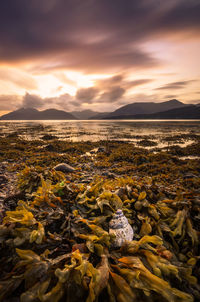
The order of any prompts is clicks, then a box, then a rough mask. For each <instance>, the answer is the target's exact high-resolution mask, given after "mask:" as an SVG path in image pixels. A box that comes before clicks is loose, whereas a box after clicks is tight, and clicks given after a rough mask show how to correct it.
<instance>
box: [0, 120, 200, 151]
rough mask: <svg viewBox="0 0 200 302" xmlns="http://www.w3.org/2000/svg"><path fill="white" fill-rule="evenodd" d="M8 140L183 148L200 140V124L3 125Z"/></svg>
mask: <svg viewBox="0 0 200 302" xmlns="http://www.w3.org/2000/svg"><path fill="white" fill-rule="evenodd" d="M7 136H9V137H12V136H18V137H19V138H22V139H25V140H42V139H44V138H45V137H46V139H48V138H49V139H51V137H52V138H55V139H59V140H67V141H71V142H84V141H91V142H96V141H105V140H106V141H127V142H130V143H133V144H136V145H138V146H141V145H143V146H144V147H145V148H153V147H155V146H157V147H159V148H162V147H163V148H165V147H167V146H169V145H172V144H176V145H179V146H182V147H184V146H188V145H189V144H192V143H194V142H195V141H196V139H199V138H200V120H78V121H77V120H45V121H44V120H42V121H38V120H37V121H30V120H29V121H16V120H14V121H0V139H1V137H7ZM145 142H146V143H145Z"/></svg>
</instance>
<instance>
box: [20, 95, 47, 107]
mask: <svg viewBox="0 0 200 302" xmlns="http://www.w3.org/2000/svg"><path fill="white" fill-rule="evenodd" d="M21 106H22V107H24V108H42V107H44V100H43V99H42V98H41V97H39V96H37V95H33V94H29V93H26V94H25V96H24V97H23V100H22V104H21Z"/></svg>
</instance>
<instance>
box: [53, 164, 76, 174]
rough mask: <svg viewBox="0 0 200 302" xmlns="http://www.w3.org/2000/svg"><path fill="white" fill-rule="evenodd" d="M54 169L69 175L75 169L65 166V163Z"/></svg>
mask: <svg viewBox="0 0 200 302" xmlns="http://www.w3.org/2000/svg"><path fill="white" fill-rule="evenodd" d="M54 169H55V170H56V171H61V172H64V173H70V172H74V171H75V169H74V168H73V167H71V166H70V165H68V164H65V163H61V164H58V165H56V166H55V167H54Z"/></svg>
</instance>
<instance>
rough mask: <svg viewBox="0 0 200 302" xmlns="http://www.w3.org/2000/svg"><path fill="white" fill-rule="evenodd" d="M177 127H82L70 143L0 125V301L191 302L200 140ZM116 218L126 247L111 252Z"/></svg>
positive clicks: (198, 250)
mask: <svg viewBox="0 0 200 302" xmlns="http://www.w3.org/2000/svg"><path fill="white" fill-rule="evenodd" d="M129 123H130V122H129ZM61 124H62V123H61ZM67 125H68V126H67ZM106 125H107V124H106ZM109 125H110V126H109V127H111V124H109ZM188 125H189V124H187V125H185V124H184V123H180V124H178V127H177V124H176V128H175V127H174V128H173V125H172V127H171V128H170V125H169V124H167V123H166V124H165V125H164V128H162V129H161V128H159V126H158V124H156V123H155V124H154V125H153V124H152V127H154V130H155V131H154V132H153V131H152V127H151V129H150V128H149V124H148V123H147V128H148V131H149V132H147V131H145V132H144V131H143V130H142V127H141V128H140V127H139V128H138V130H137V128H136V126H134V127H133V126H131V125H130V124H128V127H132V128H130V129H132V130H130V131H126V130H127V129H128V128H123V127H124V126H123V124H122V123H121V124H113V125H112V129H111V128H109V129H111V130H109V131H110V132H109V131H108V130H106V128H104V127H102V132H101V133H100V132H99V134H98V131H97V128H96V129H94V127H93V129H92V127H90V128H84V127H83V125H82V126H81V127H80V128H79V130H76V131H77V132H76V133H77V136H75V135H74V136H73V137H78V138H79V139H74V140H73V139H72V135H71V134H70V133H72V128H71V127H72V125H71V124H69V123H68V124H66V123H64V124H63V125H62V131H57V132H56V131H54V130H55V127H54V125H49V124H48V123H43V124H41V123H38V124H32V123H30V124H29V127H28V128H27V125H25V124H23V123H20V124H19V125H18V127H16V126H14V124H12V125H11V124H9V123H5V122H4V123H2V128H1V132H0V271H1V275H0V301H2V302H18V301H20V302H40V301H42V302H62V301H69V302H71V301H74V302H76V301H87V302H92V301H97V300H98V301H113V302H115V301H118V302H123V301H127V302H132V301H138V302H152V301H153V302H154V301H155V302H157V301H169V302H171V301H174V302H176V301H177V302H180V301H182V302H183V301H184V302H186V301H187V302H188V301H199V300H200V283H199V275H200V257H199V255H200V245H199V235H200V157H199V155H200V135H199V131H198V129H199V124H198V123H195V122H191V124H190V127H189V126H188ZM104 126H105V124H104ZM119 127H121V128H122V129H121V128H120V129H121V130H120V131H119ZM186 127H187V129H186ZM11 128H12V130H11ZM66 128H68V132H65V131H63V129H65V130H66ZM88 129H89V130H88ZM114 129H117V130H116V131H115V130H114ZM133 129H134V130H133ZM136 130H137V131H136ZM70 131H71V132H70ZM117 131H118V137H117ZM88 133H90V134H88ZM92 133H93V135H92ZM102 133H103V135H104V137H102V136H101V135H102ZM123 133H124V134H123ZM158 133H160V134H159V135H158ZM125 134H126V135H125ZM84 135H87V139H86V137H85V138H83V136H84ZM97 137H98V138H97ZM90 138H91V139H90ZM61 163H66V164H68V165H70V167H71V168H72V169H71V171H67V170H65V171H64V170H63V172H62V171H58V170H56V169H55V167H56V166H57V165H59V164H61ZM119 209H121V210H122V211H123V213H124V215H125V216H126V218H127V219H128V222H129V224H130V225H131V227H132V228H133V231H134V237H133V240H132V241H127V242H124V244H123V245H122V246H121V247H118V248H116V247H113V241H114V240H115V238H114V237H113V235H112V234H111V233H110V232H109V222H110V220H111V219H112V217H113V214H114V213H116V211H117V210H119Z"/></svg>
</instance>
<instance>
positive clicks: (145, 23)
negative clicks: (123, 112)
mask: <svg viewBox="0 0 200 302" xmlns="http://www.w3.org/2000/svg"><path fill="white" fill-rule="evenodd" d="M199 10H200V1H198V0H196V1H195V0H190V1H188V0H187V1H186V0H168V1H166V2H161V1H160V0H151V1H150V0H149V1H147V0H140V1H138V0H126V1H124V0H115V1H112V0H84V1H83V0H42V1H41V0H29V1H27V0H16V1H13V0H6V1H0V41H1V45H0V60H1V61H2V62H3V61H6V62H12V61H20V60H22V61H26V60H30V59H45V60H47V61H48V64H47V63H45V64H40V65H38V69H40V68H41V69H42V70H46V69H47V70H48V69H52V68H71V69H79V70H83V71H85V72H91V71H92V72H93V71H95V70H106V69H109V68H111V69H112V70H115V69H118V70H119V69H123V68H132V67H136V68H140V67H152V66H155V65H156V64H157V63H159V62H157V61H156V60H155V59H154V58H153V57H152V55H151V54H149V53H146V52H145V51H144V50H142V48H141V47H140V42H143V41H145V39H147V38H148V39H149V38H150V37H152V36H153V35H160V36H162V35H163V34H170V33H173V34H174V33H176V32H177V31H178V32H179V31H186V30H188V31H190V32H192V31H196V30H199V28H200V18H199Z"/></svg>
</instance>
